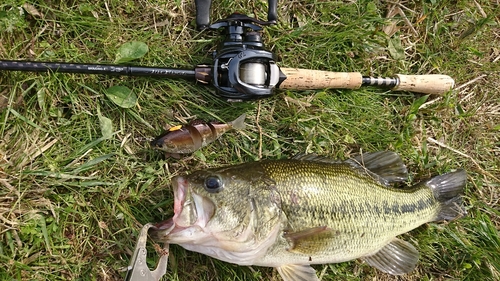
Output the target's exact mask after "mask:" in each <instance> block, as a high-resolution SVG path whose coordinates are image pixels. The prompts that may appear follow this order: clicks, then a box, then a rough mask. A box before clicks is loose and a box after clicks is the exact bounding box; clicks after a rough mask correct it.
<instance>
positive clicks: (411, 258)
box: [363, 238, 419, 275]
mask: <svg viewBox="0 0 500 281" xmlns="http://www.w3.org/2000/svg"><path fill="white" fill-rule="evenodd" d="M418 256H419V254H418V251H417V249H415V247H413V245H412V244H410V243H408V242H406V241H403V240H401V239H398V238H394V240H392V241H391V243H389V244H387V245H385V246H384V247H383V248H382V249H380V251H378V252H377V253H375V254H374V255H371V256H368V257H364V258H363V260H364V261H365V262H366V263H368V264H369V265H371V266H373V267H375V268H378V269H379V270H380V271H383V272H385V273H389V274H392V275H401V274H405V273H408V272H411V271H412V270H413V269H414V268H415V266H416V265H417V262H418Z"/></svg>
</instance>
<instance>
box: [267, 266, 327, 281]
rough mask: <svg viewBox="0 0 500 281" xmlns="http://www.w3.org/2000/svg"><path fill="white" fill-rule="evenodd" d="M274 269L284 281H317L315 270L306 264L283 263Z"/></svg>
mask: <svg viewBox="0 0 500 281" xmlns="http://www.w3.org/2000/svg"><path fill="white" fill-rule="evenodd" d="M276 269H277V270H278V272H279V274H280V275H281V278H283V280H284V281H319V279H318V276H316V270H314V268H312V267H311V266H310V265H308V264H285V265H282V266H280V267H277V268H276Z"/></svg>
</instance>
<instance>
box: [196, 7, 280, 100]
mask: <svg viewBox="0 0 500 281" xmlns="http://www.w3.org/2000/svg"><path fill="white" fill-rule="evenodd" d="M255 23H256V24H260V25H270V24H272V23H273V22H270V21H268V22H264V21H259V20H257V19H254V18H251V17H248V16H246V15H243V14H236V13H235V14H232V15H231V16H229V17H228V18H227V19H224V20H221V21H218V22H216V23H214V24H212V25H210V26H209V28H210V29H219V28H224V29H225V32H226V38H225V40H224V42H223V43H222V44H221V46H220V48H219V50H217V51H216V52H214V54H213V55H214V63H213V65H212V66H211V72H212V73H211V74H212V75H211V76H212V77H211V81H210V82H211V83H212V84H213V86H214V87H215V88H216V89H217V91H218V94H219V95H220V96H222V97H224V98H226V99H228V100H253V99H260V98H265V97H268V96H271V95H272V94H273V91H274V89H275V88H276V87H277V86H279V84H280V83H281V82H283V81H284V80H285V79H286V76H285V74H283V72H281V71H280V68H279V67H278V65H277V64H276V57H275V55H274V54H273V53H271V52H270V51H268V50H266V49H264V44H263V43H262V38H261V36H260V34H259V33H258V31H260V30H261V29H262V28H261V27H260V26H258V25H256V24H255ZM202 82H208V81H206V80H202Z"/></svg>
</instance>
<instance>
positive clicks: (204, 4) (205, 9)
mask: <svg viewBox="0 0 500 281" xmlns="http://www.w3.org/2000/svg"><path fill="white" fill-rule="evenodd" d="M194 5H195V6H196V29H198V30H204V29H207V28H208V26H209V25H210V6H211V5H212V0H194Z"/></svg>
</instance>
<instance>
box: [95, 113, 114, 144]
mask: <svg viewBox="0 0 500 281" xmlns="http://www.w3.org/2000/svg"><path fill="white" fill-rule="evenodd" d="M98 117H99V124H100V125H101V133H102V137H103V138H105V139H110V138H111V137H112V136H113V122H112V121H111V119H109V118H108V117H105V116H102V115H101V114H99V115H98Z"/></svg>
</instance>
